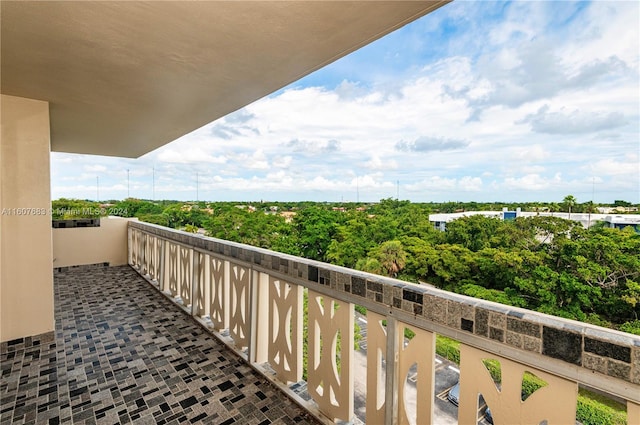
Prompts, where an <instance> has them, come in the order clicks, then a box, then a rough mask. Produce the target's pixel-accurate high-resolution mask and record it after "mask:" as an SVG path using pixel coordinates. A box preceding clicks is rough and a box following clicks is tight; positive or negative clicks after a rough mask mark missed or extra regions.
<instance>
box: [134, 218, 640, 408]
mask: <svg viewBox="0 0 640 425" xmlns="http://www.w3.org/2000/svg"><path fill="white" fill-rule="evenodd" d="M129 226H131V227H134V228H137V229H141V230H144V231H145V232H147V233H150V234H153V235H156V236H159V237H162V238H166V239H169V240H172V241H175V242H178V243H181V244H184V245H187V246H189V247H193V248H196V249H201V250H204V251H208V252H211V253H213V254H217V255H220V256H225V257H229V258H231V259H235V260H236V261H239V262H244V263H247V264H250V265H252V266H253V267H256V268H259V269H262V270H267V271H269V272H271V273H274V274H277V275H280V276H282V277H285V278H287V279H289V280H290V281H291V282H292V283H296V284H300V285H303V286H305V287H308V288H311V289H313V290H316V291H320V292H325V293H328V294H329V295H331V296H333V297H335V298H337V299H341V300H343V301H348V302H352V303H354V304H359V305H363V306H364V307H366V308H368V309H370V310H372V311H375V312H377V313H379V314H384V315H392V316H397V317H398V318H400V319H402V320H403V321H405V322H407V323H410V324H413V325H416V326H418V327H420V328H423V329H426V330H429V331H434V332H437V333H439V334H442V335H444V336H447V337H451V338H454V339H457V340H460V341H461V342H464V343H465V344H468V345H471V346H475V347H478V348H481V349H483V350H486V351H489V352H493V353H495V354H498V355H501V356H504V357H508V358H512V359H514V360H516V361H519V362H521V363H525V364H530V365H532V366H534V367H537V368H539V369H544V370H547V371H549V372H551V373H554V374H557V375H559V376H563V377H566V378H568V379H571V380H574V381H577V382H579V383H582V384H585V385H588V386H592V387H595V388H598V389H601V390H603V391H606V392H609V393H610V394H614V395H617V396H620V397H623V398H626V399H628V400H634V401H635V402H636V403H637V402H640V337H638V336H635V335H631V334H627V333H623V332H618V331H615V330H611V329H606V328H602V327H598V326H594V325H590V324H586V323H581V322H577V321H573V320H568V319H562V318H558V317H554V316H550V315H546V314H542V313H537V312H534V311H531V310H526V309H522V308H517V307H511V306H506V305H502V304H498V303H494V302H490V301H485V300H480V299H476V298H472V297H468V296H464V295H459V294H455V293H451V292H447V291H443V290H440V289H437V288H434V287H430V286H428V285H418V284H412V283H408V282H404V281H400V280H396V279H392V278H387V277H384V276H378V275H373V274H369V273H365V272H360V271H356V270H352V269H348V268H344V267H340V266H334V265H330V264H326V263H322V262H318V261H313V260H308V259H304V258H301V257H295V256H292V255H288V254H282V253H278V252H274V251H270V250H267V249H262V248H256V247H252V246H249V245H244V244H240V243H235V242H230V241H225V240H220V239H215V238H209V237H205V236H201V235H197V234H191V233H186V232H182V231H178V230H174V229H170V228H167V227H163V226H158V225H153V224H149V223H141V222H135V221H130V222H129Z"/></svg>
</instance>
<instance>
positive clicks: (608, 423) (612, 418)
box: [576, 388, 627, 425]
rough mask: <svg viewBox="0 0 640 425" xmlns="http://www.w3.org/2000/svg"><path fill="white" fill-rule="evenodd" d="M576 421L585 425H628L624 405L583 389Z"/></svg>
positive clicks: (580, 392)
mask: <svg viewBox="0 0 640 425" xmlns="http://www.w3.org/2000/svg"><path fill="white" fill-rule="evenodd" d="M576 420H577V421H579V422H580V423H582V424H583V425H626V424H627V412H626V408H625V406H624V405H622V404H620V403H618V402H616V401H613V400H611V399H609V398H607V397H603V396H601V395H599V394H596V393H594V392H591V391H588V390H585V389H582V388H581V389H580V391H579V394H578V407H577V411H576Z"/></svg>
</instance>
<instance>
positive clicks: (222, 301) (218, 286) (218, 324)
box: [208, 256, 229, 330]
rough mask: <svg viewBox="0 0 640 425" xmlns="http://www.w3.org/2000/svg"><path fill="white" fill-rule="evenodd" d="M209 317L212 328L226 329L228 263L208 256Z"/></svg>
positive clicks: (227, 318)
mask: <svg viewBox="0 0 640 425" xmlns="http://www.w3.org/2000/svg"><path fill="white" fill-rule="evenodd" d="M208 265H209V273H208V276H209V293H210V296H209V315H210V319H211V323H212V324H213V328H214V329H216V330H222V329H226V328H227V327H228V326H229V276H228V263H227V262H226V261H223V260H221V259H219V258H216V257H214V256H209V261H208Z"/></svg>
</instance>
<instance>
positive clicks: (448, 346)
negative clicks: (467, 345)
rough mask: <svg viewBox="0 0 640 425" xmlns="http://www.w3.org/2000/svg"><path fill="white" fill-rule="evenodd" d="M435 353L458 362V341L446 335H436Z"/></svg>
mask: <svg viewBox="0 0 640 425" xmlns="http://www.w3.org/2000/svg"><path fill="white" fill-rule="evenodd" d="M436 354H437V355H439V356H440V357H444V358H445V359H447V360H450V361H452V362H454V363H456V364H460V343H459V342H458V341H456V340H454V339H451V338H447V337H446V336H442V335H436Z"/></svg>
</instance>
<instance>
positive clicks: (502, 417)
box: [458, 345, 578, 425]
mask: <svg viewBox="0 0 640 425" xmlns="http://www.w3.org/2000/svg"><path fill="white" fill-rule="evenodd" d="M487 359H491V360H494V361H497V362H499V364H500V372H501V373H500V375H501V383H500V384H499V386H497V385H496V383H495V381H494V379H493V378H492V377H491V374H490V373H489V371H488V370H487V367H486V366H485V363H486V360H487ZM526 372H529V373H531V374H533V375H535V376H536V377H538V378H540V379H542V380H543V381H544V382H545V383H546V384H547V385H545V386H543V387H542V388H540V389H538V390H537V391H535V392H534V393H533V394H531V396H530V397H528V398H527V399H526V401H522V388H523V387H522V382H523V379H524V376H525V373H526ZM480 394H481V395H482V397H483V398H484V400H485V401H486V403H487V406H488V407H489V408H490V409H491V415H492V417H493V420H494V422H495V423H497V424H506V423H535V424H539V423H544V421H546V423H548V424H549V425H552V424H572V423H575V415H576V405H577V399H578V384H576V383H575V382H572V381H568V380H566V379H563V378H559V377H557V376H554V375H551V374H549V373H546V372H543V371H541V370H533V369H531V368H530V367H527V366H525V365H522V364H520V363H516V362H514V361H511V360H508V359H505V358H503V357H499V356H496V355H493V354H489V353H487V352H484V351H482V350H478V349H476V348H472V347H469V346H466V345H461V346H460V406H459V410H458V421H459V422H460V423H474V424H475V423H476V422H477V420H478V419H477V417H478V411H479V408H480V406H478V395H480Z"/></svg>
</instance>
